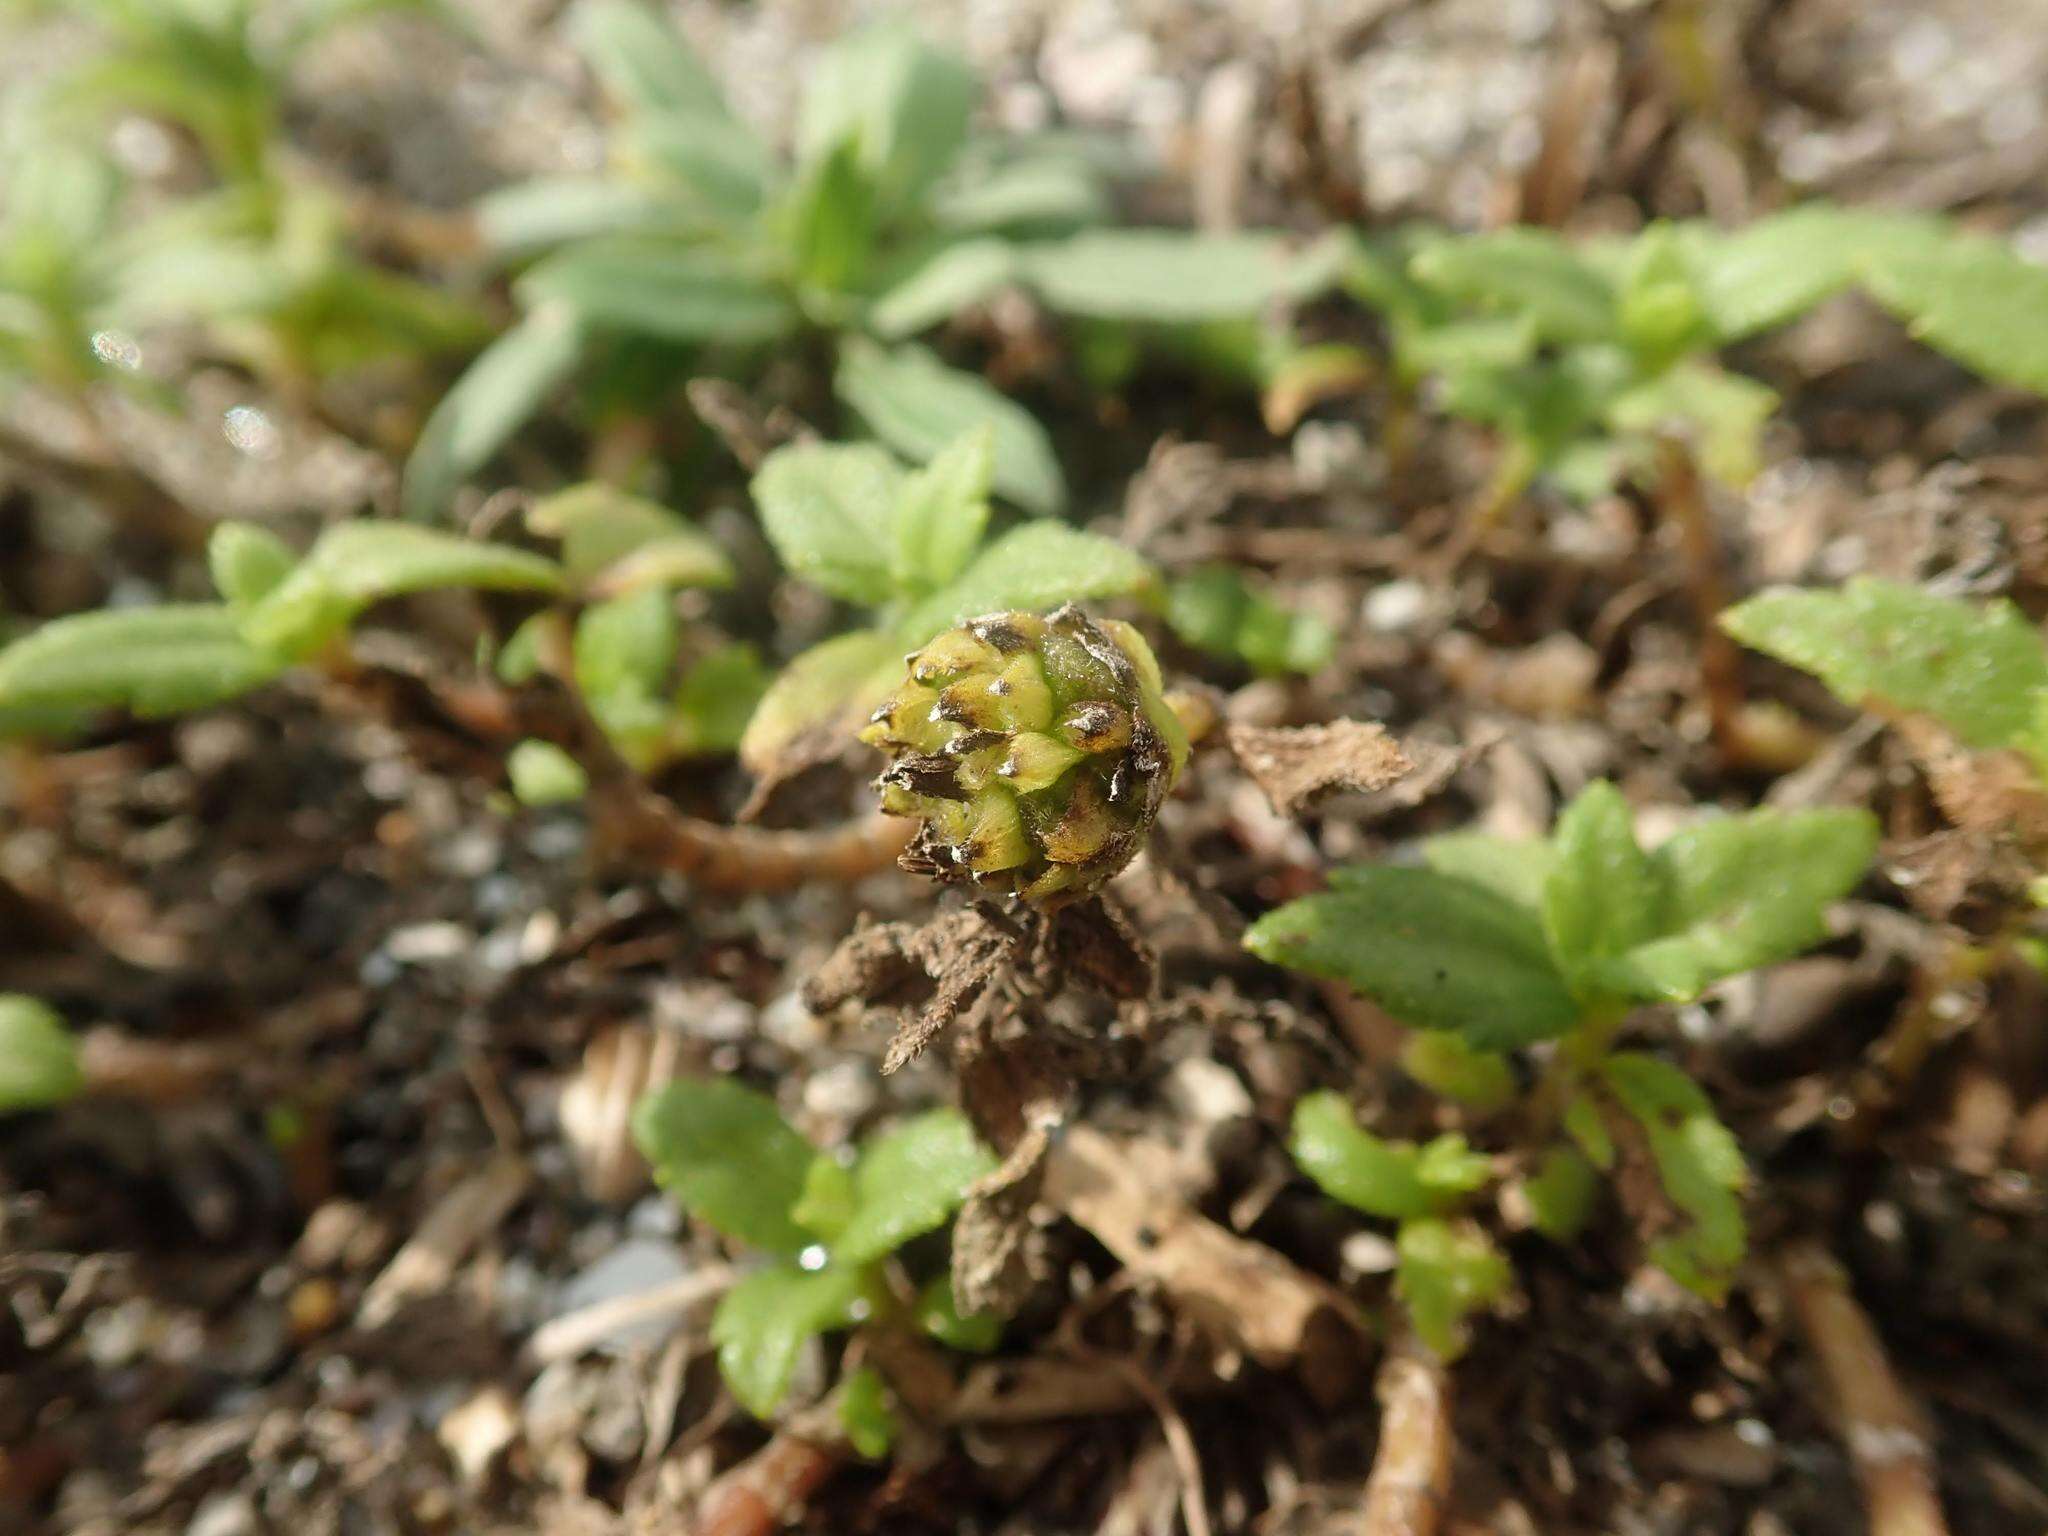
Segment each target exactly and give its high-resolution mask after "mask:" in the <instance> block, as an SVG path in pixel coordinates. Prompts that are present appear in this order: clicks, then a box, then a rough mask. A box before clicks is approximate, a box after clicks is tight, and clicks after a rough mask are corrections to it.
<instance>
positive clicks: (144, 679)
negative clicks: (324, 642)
mask: <svg viewBox="0 0 2048 1536" xmlns="http://www.w3.org/2000/svg"><path fill="white" fill-rule="evenodd" d="M284 665H285V664H284V662H283V660H282V659H280V658H279V657H277V656H275V655H272V654H269V653H267V652H265V651H263V650H259V649H258V648H256V647H255V646H253V645H251V644H250V643H249V641H248V640H246V639H245V638H243V635H242V631H241V624H240V619H239V616H238V615H237V614H236V613H235V611H234V610H233V609H231V608H228V607H225V606H221V605H216V604H199V603H192V604H182V603H174V604H168V605H165V606H163V607H156V608H110V609H107V610H104V611H102V612H99V613H79V614H72V615H71V616H69V617H67V618H62V619H52V620H51V621H50V622H49V623H47V624H45V625H43V626H42V627H41V628H39V629H36V630H32V631H31V632H30V633H28V634H27V635H24V636H23V637H22V638H21V639H19V640H17V641H15V642H14V643H13V644H12V645H9V646H7V647H6V648H5V649H0V708H5V709H16V708H24V707H26V708H46V707H56V708H63V709H74V708H91V709H103V708H125V709H129V710H133V711H134V712H135V713H136V714H138V715H144V716H150V715H174V714H180V713H183V712H184V711H186V710H194V709H206V708H208V707H210V706H212V705H215V704H220V703H225V702H226V701H227V700H229V699H233V698H238V697H240V696H241V695H242V694H245V693H247V692H249V691H250V690H251V689H253V688H259V687H261V686H262V685H263V684H264V683H267V682H269V681H270V680H271V679H272V678H273V677H275V676H277V674H278V673H279V672H281V671H283V670H284Z"/></svg>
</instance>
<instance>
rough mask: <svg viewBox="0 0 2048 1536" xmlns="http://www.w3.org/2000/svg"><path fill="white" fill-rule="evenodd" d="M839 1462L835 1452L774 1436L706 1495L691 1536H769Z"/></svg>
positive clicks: (786, 1434) (783, 1433) (781, 1433)
mask: <svg viewBox="0 0 2048 1536" xmlns="http://www.w3.org/2000/svg"><path fill="white" fill-rule="evenodd" d="M844 1457H845V1452H844V1451H842V1450H839V1449H837V1448H836V1447H832V1446H827V1445H821V1444H818V1443H817V1442H815V1441H812V1440H806V1439H803V1438H802V1437H801V1436H799V1435H797V1434H795V1433H793V1432H792V1431H790V1430H787V1429H782V1430H777V1431H776V1432H775V1438H774V1439H772V1440H770V1441H769V1442H768V1443H767V1444H766V1445H764V1446H762V1447H761V1449H760V1450H758V1451H756V1452H754V1454H753V1455H751V1456H749V1457H748V1458H747V1459H746V1460H745V1461H743V1462H741V1463H740V1464H739V1465H738V1466H736V1467H734V1468H733V1469H732V1470H731V1471H730V1472H727V1473H726V1474H725V1475H724V1476H723V1477H721V1478H719V1479H718V1481H717V1482H715V1483H713V1484H712V1485H711V1486H710V1487H709V1488H708V1489H706V1490H705V1493H704V1501H703V1503H701V1504H700V1505H698V1507H697V1524H696V1536H769V1533H770V1532H772V1531H774V1530H775V1529H777V1528H778V1527H779V1526H781V1525H782V1524H783V1523H784V1522H785V1521H786V1520H787V1519H788V1518H789V1517H790V1516H791V1515H793V1514H795V1513H797V1512H798V1511H799V1510H801V1509H802V1508H803V1507H804V1505H805V1504H806V1503H808V1502H809V1501H810V1497H811V1495H812V1494H814V1493H816V1492H817V1491H818V1489H819V1488H820V1487H821V1486H823V1484H824V1482H825V1479H826V1478H828V1477H830V1476H831V1475H832V1474H833V1473H834V1472H835V1471H837V1470H838V1468H839V1464H840V1462H841V1461H842V1460H843V1459H844Z"/></svg>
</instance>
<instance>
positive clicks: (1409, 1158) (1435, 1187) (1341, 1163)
mask: <svg viewBox="0 0 2048 1536" xmlns="http://www.w3.org/2000/svg"><path fill="white" fill-rule="evenodd" d="M1287 1146H1288V1150H1289V1151H1290V1152H1291V1153H1293V1154H1294V1161H1295V1163H1296V1164H1297V1165H1299V1167H1300V1168H1301V1171H1302V1172H1303V1173H1305V1174H1307V1175H1308V1176H1309V1177H1310V1178H1311V1179H1313V1180H1315V1182H1316V1184H1317V1186H1318V1187H1319V1188H1320V1189H1321V1190H1322V1191H1323V1193H1324V1194H1326V1195H1328V1196H1330V1198H1331V1199H1333V1200H1341V1201H1343V1202H1344V1203H1345V1204H1346V1205H1348V1206H1350V1207H1352V1208H1353V1209H1354V1210H1360V1211H1363V1212H1365V1213H1366V1215H1368V1216H1385V1217H1390V1218H1394V1219H1405V1218H1407V1217H1411V1216H1429V1215H1434V1214H1436V1213H1437V1212H1440V1211H1444V1210H1447V1209H1450V1208H1452V1207H1454V1206H1456V1205H1457V1204H1458V1203H1459V1202H1460V1201H1461V1200H1463V1199H1464V1197H1465V1196H1466V1195H1468V1194H1470V1193H1471V1192H1472V1191H1473V1190H1475V1189H1477V1188H1479V1187H1480V1185H1482V1184H1483V1183H1485V1182H1486V1178H1487V1175H1488V1173H1489V1171H1490V1169H1491V1165H1490V1164H1489V1163H1488V1161H1487V1159H1486V1158H1484V1157H1482V1156H1480V1155H1478V1154H1477V1153H1475V1152H1472V1151H1470V1150H1469V1149H1468V1148H1467V1147H1466V1145H1465V1138H1464V1137H1462V1136H1439V1137H1437V1138H1436V1139H1435V1140H1434V1141H1432V1142H1430V1143H1428V1144H1427V1145H1426V1146H1422V1147H1418V1146H1416V1145H1415V1144H1414V1143H1413V1142H1406V1141H1383V1140H1381V1139H1380V1138H1379V1137H1377V1136H1375V1135H1373V1134H1372V1133H1371V1132H1370V1131H1367V1130H1364V1129H1362V1128H1361V1127H1360V1126H1359V1124H1358V1121H1357V1119H1356V1118H1355V1117H1354V1116H1353V1115H1352V1113H1351V1107H1350V1106H1349V1105H1348V1104H1346V1103H1345V1102H1344V1099H1343V1097H1342V1096H1341V1095H1339V1094H1335V1093H1329V1092H1322V1093H1312V1094H1309V1095H1308V1096H1307V1097H1305V1098H1303V1099H1302V1100H1301V1101H1300V1102H1299V1103H1297V1104H1296V1105H1295V1106H1294V1126H1293V1131H1292V1134H1291V1135H1290V1137H1289V1138H1288V1144H1287Z"/></svg>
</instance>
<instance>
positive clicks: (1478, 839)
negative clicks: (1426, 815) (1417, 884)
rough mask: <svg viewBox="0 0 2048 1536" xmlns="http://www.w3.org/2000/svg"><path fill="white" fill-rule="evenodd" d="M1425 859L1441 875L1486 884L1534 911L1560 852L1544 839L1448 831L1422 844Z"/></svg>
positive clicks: (1490, 889)
mask: <svg viewBox="0 0 2048 1536" xmlns="http://www.w3.org/2000/svg"><path fill="white" fill-rule="evenodd" d="M1422 857H1423V861H1424V862H1425V863H1426V864H1428V865H1429V867H1430V868H1431V869H1433V870H1435V871H1436V872H1437V873H1438V874H1440V875H1453V876H1455V877H1457V878H1458V879H1460V880H1469V881H1471V882H1472V883H1473V884H1474V885H1483V886H1485V887H1486V888H1487V889H1488V890H1489V891H1492V892H1494V893H1495V894H1496V895H1499V896H1505V897H1506V898H1507V899H1508V900H1509V901H1512V902H1513V903H1514V904H1515V905H1516V906H1519V907H1527V908H1528V909H1529V910H1530V911H1532V912H1540V911H1542V910H1543V890H1544V887H1545V886H1546V885H1547V884H1548V883H1549V880H1550V872H1551V871H1552V870H1554V869H1555V868H1557V851H1556V850H1555V849H1554V848H1552V847H1551V846H1550V844H1549V843H1548V842H1546V841H1544V840H1542V839H1540V838H1539V839H1529V840H1525V841H1517V840H1514V839H1510V838H1505V837H1493V836H1491V835H1489V834H1487V833H1485V832H1446V833H1444V834H1443V835H1442V836H1440V837H1432V838H1430V839H1429V841H1427V842H1426V843H1424V844H1423V845H1422Z"/></svg>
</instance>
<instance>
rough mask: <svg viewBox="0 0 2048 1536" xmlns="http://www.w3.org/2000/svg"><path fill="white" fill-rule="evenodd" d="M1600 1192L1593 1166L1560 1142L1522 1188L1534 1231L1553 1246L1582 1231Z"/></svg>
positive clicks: (1582, 1155) (1577, 1152) (1576, 1151)
mask: <svg viewBox="0 0 2048 1536" xmlns="http://www.w3.org/2000/svg"><path fill="white" fill-rule="evenodd" d="M1599 1191H1600V1180H1599V1176H1598V1175H1597V1174H1596V1173H1595V1172H1594V1171H1593V1165H1592V1164H1591V1163H1589V1162H1587V1161H1586V1159H1585V1156H1584V1154H1582V1153H1581V1152H1579V1150H1578V1149H1577V1148H1575V1147H1570V1146H1567V1145H1565V1144H1564V1143H1562V1142H1560V1143H1558V1144H1557V1145H1556V1146H1554V1147H1552V1148H1550V1150H1549V1151H1547V1152H1545V1153H1544V1154H1543V1162H1542V1164H1541V1165H1540V1166H1539V1167H1538V1168H1537V1170H1536V1173H1535V1175H1534V1176H1533V1177H1532V1178H1530V1180H1529V1181H1528V1182H1527V1183H1526V1184H1524V1185H1523V1186H1522V1193H1523V1194H1524V1195H1525V1196H1526V1197H1527V1198H1528V1201H1529V1213H1530V1215H1531V1216H1532V1217H1533V1218H1534V1219H1535V1224H1536V1230H1537V1231H1538V1232H1541V1233H1542V1234H1543V1235H1544V1236H1545V1237H1547V1238H1549V1239H1550V1240H1551V1241H1552V1242H1554V1243H1568V1242H1570V1241H1571V1240H1572V1239H1573V1238H1575V1237H1577V1236H1578V1235H1579V1233H1581V1232H1582V1231H1584V1230H1585V1227H1586V1223H1587V1222H1588V1221H1590V1220H1591V1219H1592V1216H1593V1201H1594V1199H1595V1198H1596V1197H1597V1196H1598V1194H1599Z"/></svg>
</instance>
